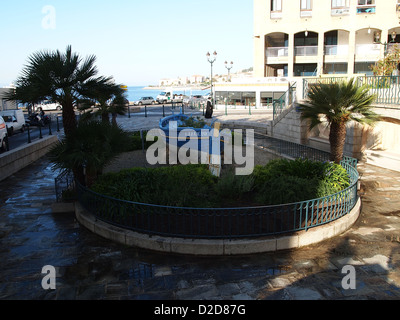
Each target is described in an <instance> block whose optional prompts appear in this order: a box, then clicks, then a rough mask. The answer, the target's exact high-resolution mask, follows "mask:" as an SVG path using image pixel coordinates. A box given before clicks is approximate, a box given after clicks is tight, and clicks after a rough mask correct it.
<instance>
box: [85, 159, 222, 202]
mask: <svg viewBox="0 0 400 320" xmlns="http://www.w3.org/2000/svg"><path fill="white" fill-rule="evenodd" d="M215 183H216V178H215V177H214V176H212V174H211V173H210V172H209V170H208V169H207V166H202V165H186V166H171V167H162V168H150V169H145V168H134V169H128V170H124V171H121V172H120V173H109V174H106V175H104V176H102V177H101V178H100V179H99V180H98V181H97V183H96V184H95V185H94V186H93V187H92V189H93V190H94V191H95V192H98V193H100V194H104V195H107V196H111V197H114V198H118V199H122V200H128V201H133V202H142V203H149V204H156V205H166V206H176V207H186V206H187V207H190V206H199V207H208V206H210V205H212V204H213V203H214V201H215V198H214V193H213V192H210V188H211V189H212V188H213V186H214V185H215Z"/></svg>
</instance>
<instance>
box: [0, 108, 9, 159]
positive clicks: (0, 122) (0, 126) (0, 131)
mask: <svg viewBox="0 0 400 320" xmlns="http://www.w3.org/2000/svg"><path fill="white" fill-rule="evenodd" d="M6 137H7V126H6V122H5V121H4V119H3V117H2V116H0V149H1V151H6V149H7V145H6Z"/></svg>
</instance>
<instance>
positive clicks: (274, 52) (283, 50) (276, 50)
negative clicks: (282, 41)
mask: <svg viewBox="0 0 400 320" xmlns="http://www.w3.org/2000/svg"><path fill="white" fill-rule="evenodd" d="M266 54H267V57H268V58H278V57H287V56H288V55H289V48H288V47H270V48H268V49H267V53H266Z"/></svg>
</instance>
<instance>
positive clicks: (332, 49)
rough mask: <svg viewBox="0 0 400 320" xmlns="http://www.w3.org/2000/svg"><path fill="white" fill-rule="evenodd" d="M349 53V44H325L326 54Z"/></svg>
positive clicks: (343, 54) (340, 54)
mask: <svg viewBox="0 0 400 320" xmlns="http://www.w3.org/2000/svg"><path fill="white" fill-rule="evenodd" d="M348 53H349V46H348V45H339V46H338V45H329V46H325V55H326V56H345V55H347V54H348Z"/></svg>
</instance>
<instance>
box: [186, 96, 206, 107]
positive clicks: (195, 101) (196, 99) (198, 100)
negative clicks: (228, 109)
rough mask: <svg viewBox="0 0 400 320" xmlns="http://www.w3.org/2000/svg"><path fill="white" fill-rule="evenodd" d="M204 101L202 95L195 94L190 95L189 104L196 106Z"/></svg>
mask: <svg viewBox="0 0 400 320" xmlns="http://www.w3.org/2000/svg"><path fill="white" fill-rule="evenodd" d="M205 102H206V99H204V97H203V96H201V95H195V96H192V98H191V99H190V101H189V105H192V106H197V105H198V104H199V103H201V104H202V103H205Z"/></svg>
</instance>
